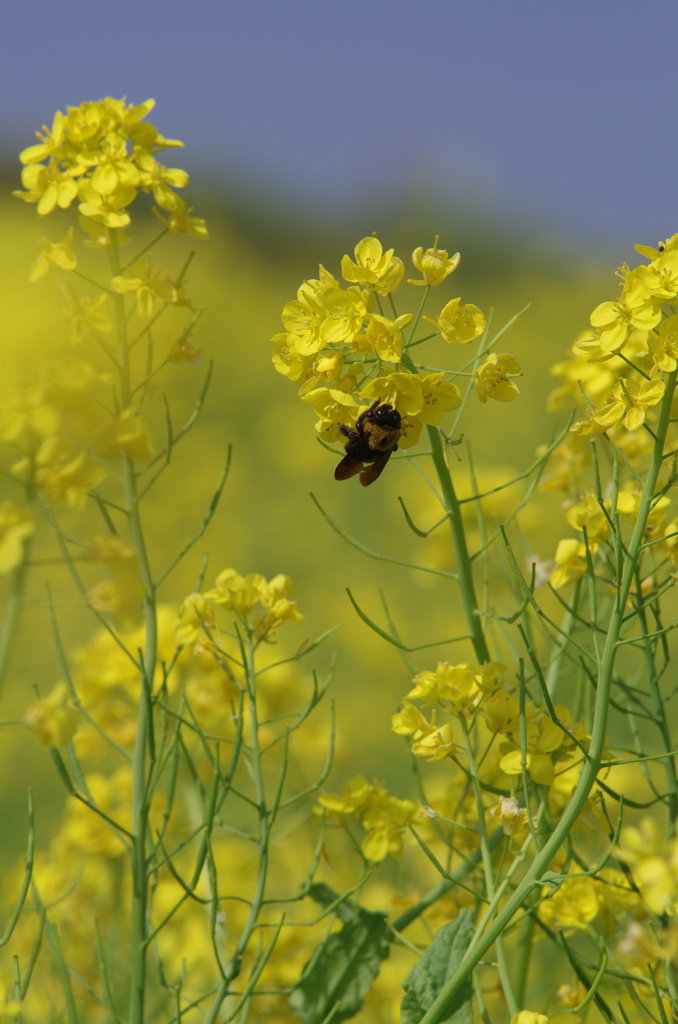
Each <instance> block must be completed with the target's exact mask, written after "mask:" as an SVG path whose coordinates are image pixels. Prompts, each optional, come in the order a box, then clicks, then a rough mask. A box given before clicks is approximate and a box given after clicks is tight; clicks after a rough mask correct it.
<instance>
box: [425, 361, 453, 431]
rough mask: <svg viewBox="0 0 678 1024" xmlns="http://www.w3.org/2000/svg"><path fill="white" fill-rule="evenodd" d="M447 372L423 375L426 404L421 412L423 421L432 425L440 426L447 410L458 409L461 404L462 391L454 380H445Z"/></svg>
mask: <svg viewBox="0 0 678 1024" xmlns="http://www.w3.org/2000/svg"><path fill="white" fill-rule="evenodd" d="M444 376H445V374H444V373H442V372H439V373H429V374H428V376H426V377H423V378H422V381H421V388H422V393H423V397H424V404H423V406H422V408H421V411H420V413H419V419H420V420H421V421H422V423H428V424H429V425H430V426H438V424H440V423H442V421H443V417H444V416H445V413H446V412H449V411H450V410H451V409H458V408H459V406H460V405H461V392H460V391H459V388H458V387H457V385H456V384H453V383H452V381H446V380H444V379H443V378H444Z"/></svg>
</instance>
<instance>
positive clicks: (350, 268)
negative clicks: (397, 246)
mask: <svg viewBox="0 0 678 1024" xmlns="http://www.w3.org/2000/svg"><path fill="white" fill-rule="evenodd" d="M353 252H354V254H355V263H354V262H353V260H352V259H351V258H350V256H343V257H342V260H341V273H342V275H343V277H344V280H345V281H350V282H352V283H353V284H362V285H366V286H367V287H368V288H372V289H374V291H376V292H377V293H378V294H379V295H388V293H389V292H393V291H395V289H396V288H397V287H398V285H399V284H400V281H401V280H402V276H403V273H404V272H405V267H404V265H403V261H402V260H401V259H399V258H398V257H397V256H394V255H393V249H388V250H387V251H386V252H384V250H383V248H382V244H381V242H380V241H379V239H378V238H374V237H368V238H363V239H362V241H360V242H358V244H357V245H356V247H355V249H354V250H353Z"/></svg>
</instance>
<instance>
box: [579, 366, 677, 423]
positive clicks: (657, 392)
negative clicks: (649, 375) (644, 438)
mask: <svg viewBox="0 0 678 1024" xmlns="http://www.w3.org/2000/svg"><path fill="white" fill-rule="evenodd" d="M664 390H665V387H664V382H663V381H661V380H639V381H636V380H633V379H632V378H629V377H627V378H624V379H622V380H618V381H617V383H616V384H615V386H614V387H613V389H612V394H611V396H610V400H609V402H608V403H607V404H606V405H604V406H603V408H602V409H600V410H599V411H598V412H596V413H595V414H594V419H595V421H596V423H598V424H599V425H600V426H601V427H603V428H604V429H605V430H607V428H608V427H611V426H613V424H615V423H619V422H620V421H621V423H622V424H623V426H625V427H626V429H627V430H637V429H638V427H640V426H641V425H642V424H643V423H644V422H645V415H646V412H647V410H648V409H650V408H652V406H654V405H657V404H658V403H659V402H661V400H662V398H663V397H664Z"/></svg>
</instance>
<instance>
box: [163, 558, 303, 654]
mask: <svg viewBox="0 0 678 1024" xmlns="http://www.w3.org/2000/svg"><path fill="white" fill-rule="evenodd" d="M292 586H293V585H292V580H291V579H290V578H289V576H284V575H282V574H279V575H277V576H274V577H272V579H270V580H267V579H266V578H265V577H264V576H262V575H261V574H260V573H256V572H251V573H248V574H247V576H241V575H240V574H239V573H237V572H236V571H235V569H224V570H223V571H222V572H220V573H219V575H218V576H217V578H216V581H215V584H214V587H213V588H212V589H211V590H207V591H205V592H204V593H194V594H189V596H188V597H187V598H186V599H185V600H184V602H183V604H182V605H181V608H180V610H179V622H178V624H177V627H176V638H177V642H178V643H180V644H186V645H192V646H193V647H194V648H197V649H199V650H200V649H205V650H209V649H213V648H214V646H215V637H214V635H213V632H212V631H213V629H214V627H215V623H216V609H217V608H224V609H225V610H227V611H230V612H233V613H234V614H235V616H236V617H237V618H238V619H240V621H241V622H243V623H244V624H245V625H246V627H247V629H248V630H251V631H252V634H253V635H254V636H255V637H256V638H257V639H260V640H268V641H271V640H272V639H273V637H274V635H275V632H276V630H277V629H279V628H280V626H282V625H283V623H285V622H301V621H302V620H303V618H304V617H303V615H302V614H301V613H300V611H299V609H298V608H297V602H296V601H293V600H292V599H291V596H290V595H291V593H292ZM256 605H259V606H260V607H261V608H262V609H263V611H262V612H261V613H260V614H258V615H256V616H255V617H254V619H253V620H252V621H250V618H249V616H250V612H251V611H252V610H253V608H254V607H255V606H256Z"/></svg>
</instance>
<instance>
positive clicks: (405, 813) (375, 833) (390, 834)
mask: <svg viewBox="0 0 678 1024" xmlns="http://www.w3.org/2000/svg"><path fill="white" fill-rule="evenodd" d="M315 813H316V814H330V815H332V816H334V817H336V818H338V819H339V820H340V821H342V822H346V820H347V819H349V820H350V819H351V818H359V819H360V822H361V824H362V826H363V828H364V829H365V836H364V838H363V841H362V844H361V847H362V851H363V854H364V855H365V857H366V858H367V859H368V860H371V861H373V862H375V863H376V862H377V861H381V860H384V858H385V857H387V856H388V855H389V854H391V855H392V856H394V857H397V856H399V854H400V853H401V852H402V848H403V832H404V830H405V828H406V826H407V825H408V823H409V822H411V821H413V820H414V818H415V816H416V814H417V807H416V804H413V803H412V801H411V800H399V799H398V798H397V797H394V796H391V795H390V794H389V793H388V792H387V791H386V789H385V788H384V787H383V786H380V785H370V783H369V782H368V781H367V780H366V779H365V778H364V777H363V776H362V775H358V776H356V777H355V778H353V779H351V780H350V782H348V783H347V785H346V786H345V788H344V792H343V794H337V793H323V794H321V796H320V797H319V798H318V803H317V805H316V808H315Z"/></svg>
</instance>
